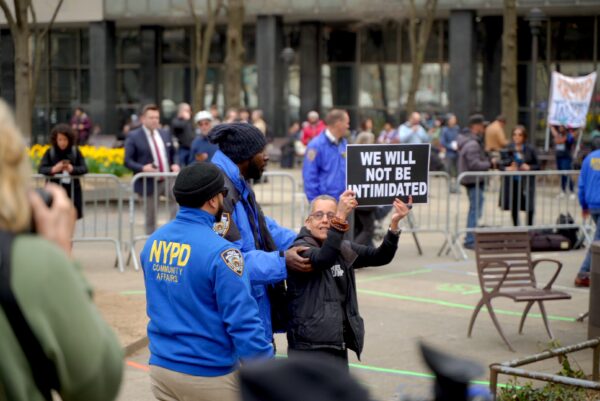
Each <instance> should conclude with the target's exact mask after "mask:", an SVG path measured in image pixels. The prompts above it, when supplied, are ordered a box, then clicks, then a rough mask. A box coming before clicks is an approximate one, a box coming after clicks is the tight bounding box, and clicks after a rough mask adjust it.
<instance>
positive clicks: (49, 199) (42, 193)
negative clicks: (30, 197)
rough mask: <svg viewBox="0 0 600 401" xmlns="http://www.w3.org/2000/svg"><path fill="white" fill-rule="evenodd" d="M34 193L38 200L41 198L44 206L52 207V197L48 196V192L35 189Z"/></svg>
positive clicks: (42, 189)
mask: <svg viewBox="0 0 600 401" xmlns="http://www.w3.org/2000/svg"><path fill="white" fill-rule="evenodd" d="M35 192H37V194H38V195H39V196H40V198H42V200H43V201H44V203H45V204H46V206H48V207H51V206H52V195H51V194H50V192H48V191H46V190H45V189H44V188H36V189H35Z"/></svg>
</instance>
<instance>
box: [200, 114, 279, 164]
mask: <svg viewBox="0 0 600 401" xmlns="http://www.w3.org/2000/svg"><path fill="white" fill-rule="evenodd" d="M208 139H209V140H210V141H211V142H212V143H216V144H217V145H219V149H220V150H221V152H223V153H225V155H226V156H227V157H229V158H230V159H231V161H232V162H234V163H236V164H237V163H241V162H243V161H245V160H250V159H252V158H253V157H254V155H256V154H258V153H260V152H261V151H262V150H263V149H264V148H265V146H267V140H266V139H265V136H264V135H263V133H262V132H260V130H259V129H258V128H256V127H255V126H254V125H252V124H248V123H229V124H219V125H217V126H215V127H214V128H213V129H212V130H210V132H209V133H208Z"/></svg>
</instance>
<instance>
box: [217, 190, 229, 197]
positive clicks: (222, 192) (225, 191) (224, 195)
mask: <svg viewBox="0 0 600 401" xmlns="http://www.w3.org/2000/svg"><path fill="white" fill-rule="evenodd" d="M219 193H221V194H223V198H227V194H229V189H227V188H223V190H221V192H219Z"/></svg>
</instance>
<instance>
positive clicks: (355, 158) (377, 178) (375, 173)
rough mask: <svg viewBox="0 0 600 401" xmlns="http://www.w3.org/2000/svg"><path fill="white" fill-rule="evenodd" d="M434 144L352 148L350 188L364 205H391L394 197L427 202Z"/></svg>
mask: <svg viewBox="0 0 600 401" xmlns="http://www.w3.org/2000/svg"><path fill="white" fill-rule="evenodd" d="M429 152H430V145H429V144H428V143H427V144H413V145H401V144H399V145H348V153H347V159H346V160H347V165H346V185H347V188H348V189H350V190H352V191H354V192H355V193H356V199H357V200H358V204H359V207H360V206H384V205H391V204H392V203H393V202H394V198H400V199H401V200H402V201H403V202H407V201H408V196H409V195H412V197H413V203H427V202H428V199H429V197H428V194H429Z"/></svg>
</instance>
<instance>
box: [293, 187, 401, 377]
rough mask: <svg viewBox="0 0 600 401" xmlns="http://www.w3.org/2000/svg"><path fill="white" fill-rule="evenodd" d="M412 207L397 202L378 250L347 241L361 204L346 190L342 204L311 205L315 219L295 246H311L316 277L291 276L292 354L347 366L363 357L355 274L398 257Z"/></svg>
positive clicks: (318, 201)
mask: <svg viewBox="0 0 600 401" xmlns="http://www.w3.org/2000/svg"><path fill="white" fill-rule="evenodd" d="M410 202H411V201H409V205H406V204H404V203H403V202H402V201H400V200H399V199H396V200H395V201H394V213H393V215H392V220H391V223H390V228H389V230H388V232H387V234H386V236H385V237H384V238H383V242H382V243H381V245H380V246H379V247H378V248H374V247H371V246H364V245H360V244H357V243H353V242H350V241H344V240H343V237H344V233H345V232H346V231H348V229H349V228H350V225H349V224H348V221H347V218H348V215H349V214H350V213H351V212H352V210H354V209H355V208H356V206H357V205H358V203H357V201H356V198H355V197H354V192H352V191H345V192H344V193H343V194H342V195H341V196H340V201H339V203H337V202H336V200H335V199H334V198H333V197H331V196H329V195H321V196H317V197H316V198H315V199H314V200H313V201H312V202H311V209H310V215H309V216H308V218H307V219H306V221H305V223H304V227H303V228H302V230H300V234H299V235H298V237H297V238H296V241H295V242H294V245H295V246H306V247H308V248H309V249H308V250H307V251H306V252H304V253H303V255H304V256H306V257H308V259H309V260H310V263H311V265H312V267H313V271H312V272H306V273H302V272H290V273H289V274H288V279H287V285H288V290H287V293H288V300H289V303H288V312H289V324H288V330H287V339H288V347H289V348H288V355H289V356H290V358H292V357H295V356H296V355H299V354H308V355H315V356H318V357H322V358H326V359H334V360H337V361H338V362H342V363H343V364H344V365H346V366H347V365H348V349H351V350H353V351H354V352H356V354H357V356H358V357H359V358H360V353H361V351H362V348H363V343H364V335H365V328H364V324H363V320H362V318H361V317H360V314H359V313H358V299H357V297H356V280H355V278H354V269H358V268H361V267H368V266H382V265H386V264H388V263H390V262H391V261H392V259H393V258H394V255H395V254H396V249H397V247H398V238H399V236H400V228H399V227H398V223H399V222H400V220H402V219H403V218H404V217H405V216H406V215H407V214H408V211H409V208H410V204H411V203H410Z"/></svg>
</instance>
